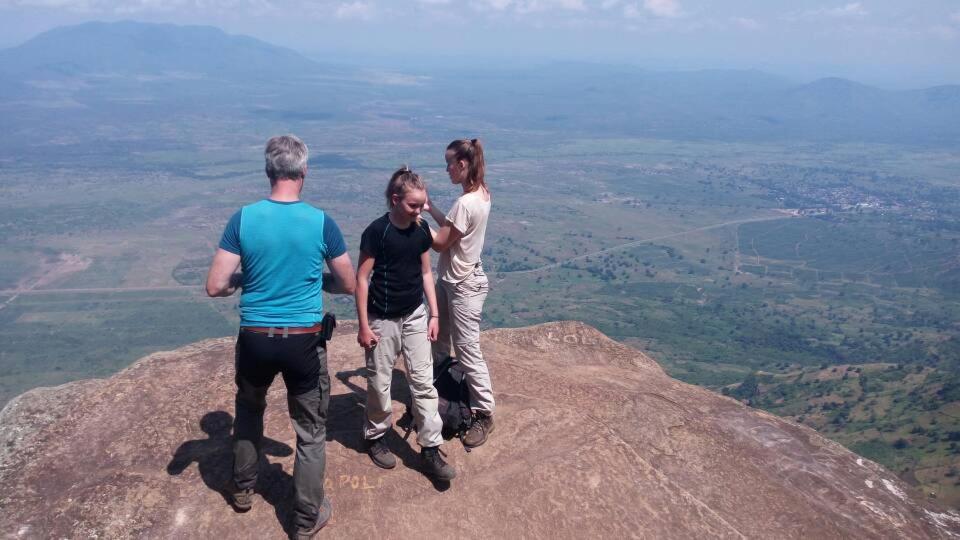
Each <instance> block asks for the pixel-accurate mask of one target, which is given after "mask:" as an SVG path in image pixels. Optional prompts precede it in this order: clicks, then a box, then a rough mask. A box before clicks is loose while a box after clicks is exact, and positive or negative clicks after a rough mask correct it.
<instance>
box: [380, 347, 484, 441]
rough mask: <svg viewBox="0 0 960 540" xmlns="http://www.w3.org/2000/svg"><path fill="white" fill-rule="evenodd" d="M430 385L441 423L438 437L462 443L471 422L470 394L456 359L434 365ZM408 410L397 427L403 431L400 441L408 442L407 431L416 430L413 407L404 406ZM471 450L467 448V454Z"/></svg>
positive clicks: (447, 359) (410, 405)
mask: <svg viewBox="0 0 960 540" xmlns="http://www.w3.org/2000/svg"><path fill="white" fill-rule="evenodd" d="M433 386H434V387H436V389H437V397H438V398H439V399H438V400H437V401H438V403H437V412H438V413H440V420H441V421H442V422H443V428H442V430H441V435H443V438H444V439H452V438H454V437H457V438H458V439H460V441H461V442H462V441H463V437H464V436H466V434H467V430H468V429H469V428H470V423H471V422H472V421H473V411H471V410H470V391H469V390H468V389H467V378H466V375H464V374H463V368H461V367H460V364H458V363H457V359H456V358H452V357H449V356H448V357H447V358H446V359H445V360H444V361H443V362H440V363H439V364H434V366H433ZM406 405H407V410H406V411H404V413H403V416H402V417H401V418H400V421H398V422H397V425H398V426H399V427H400V428H402V429H403V430H404V432H405V433H404V435H403V440H407V438H408V437H409V436H410V432H411V431H413V430H415V429H416V428H417V427H416V423H415V422H414V419H413V412H412V411H413V405H412V404H410V403H407V404H406ZM469 451H470V449H469V448H467V452H469Z"/></svg>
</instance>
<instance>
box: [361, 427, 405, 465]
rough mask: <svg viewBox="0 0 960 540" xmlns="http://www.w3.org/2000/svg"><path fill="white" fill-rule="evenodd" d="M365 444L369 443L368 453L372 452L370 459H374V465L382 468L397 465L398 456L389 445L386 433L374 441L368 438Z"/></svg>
mask: <svg viewBox="0 0 960 540" xmlns="http://www.w3.org/2000/svg"><path fill="white" fill-rule="evenodd" d="M365 444H366V445H367V453H368V454H370V459H371V460H373V463H374V465H376V466H377V467H380V468H382V469H392V468H394V467H396V466H397V458H396V456H394V455H393V452H391V451H390V448H388V447H387V436H386V435H384V436H382V437H380V438H377V439H373V440H372V441H371V440H369V439H368V440H367V441H365Z"/></svg>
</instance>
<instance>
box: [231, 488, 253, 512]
mask: <svg viewBox="0 0 960 540" xmlns="http://www.w3.org/2000/svg"><path fill="white" fill-rule="evenodd" d="M230 504H231V505H233V508H234V509H235V510H236V511H237V512H246V511H248V510H250V508H251V507H252V506H253V490H252V489H240V488H238V487H236V486H233V492H232V493H230Z"/></svg>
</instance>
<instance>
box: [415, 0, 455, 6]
mask: <svg viewBox="0 0 960 540" xmlns="http://www.w3.org/2000/svg"><path fill="white" fill-rule="evenodd" d="M417 2H419V3H421V4H430V5H442V4H449V3H450V0H417Z"/></svg>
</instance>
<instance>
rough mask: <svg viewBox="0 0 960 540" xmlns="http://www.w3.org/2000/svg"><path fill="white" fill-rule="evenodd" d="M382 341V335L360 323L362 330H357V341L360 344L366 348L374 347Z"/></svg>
mask: <svg viewBox="0 0 960 540" xmlns="http://www.w3.org/2000/svg"><path fill="white" fill-rule="evenodd" d="M379 341H380V336H379V335H377V334H375V333H374V332H373V330H371V329H370V327H369V326H367V325H365V324H362V325H360V331H359V332H357V343H359V344H360V346H361V347H363V348H364V349H372V348H374V347H376V346H377V343H378V342H379Z"/></svg>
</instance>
